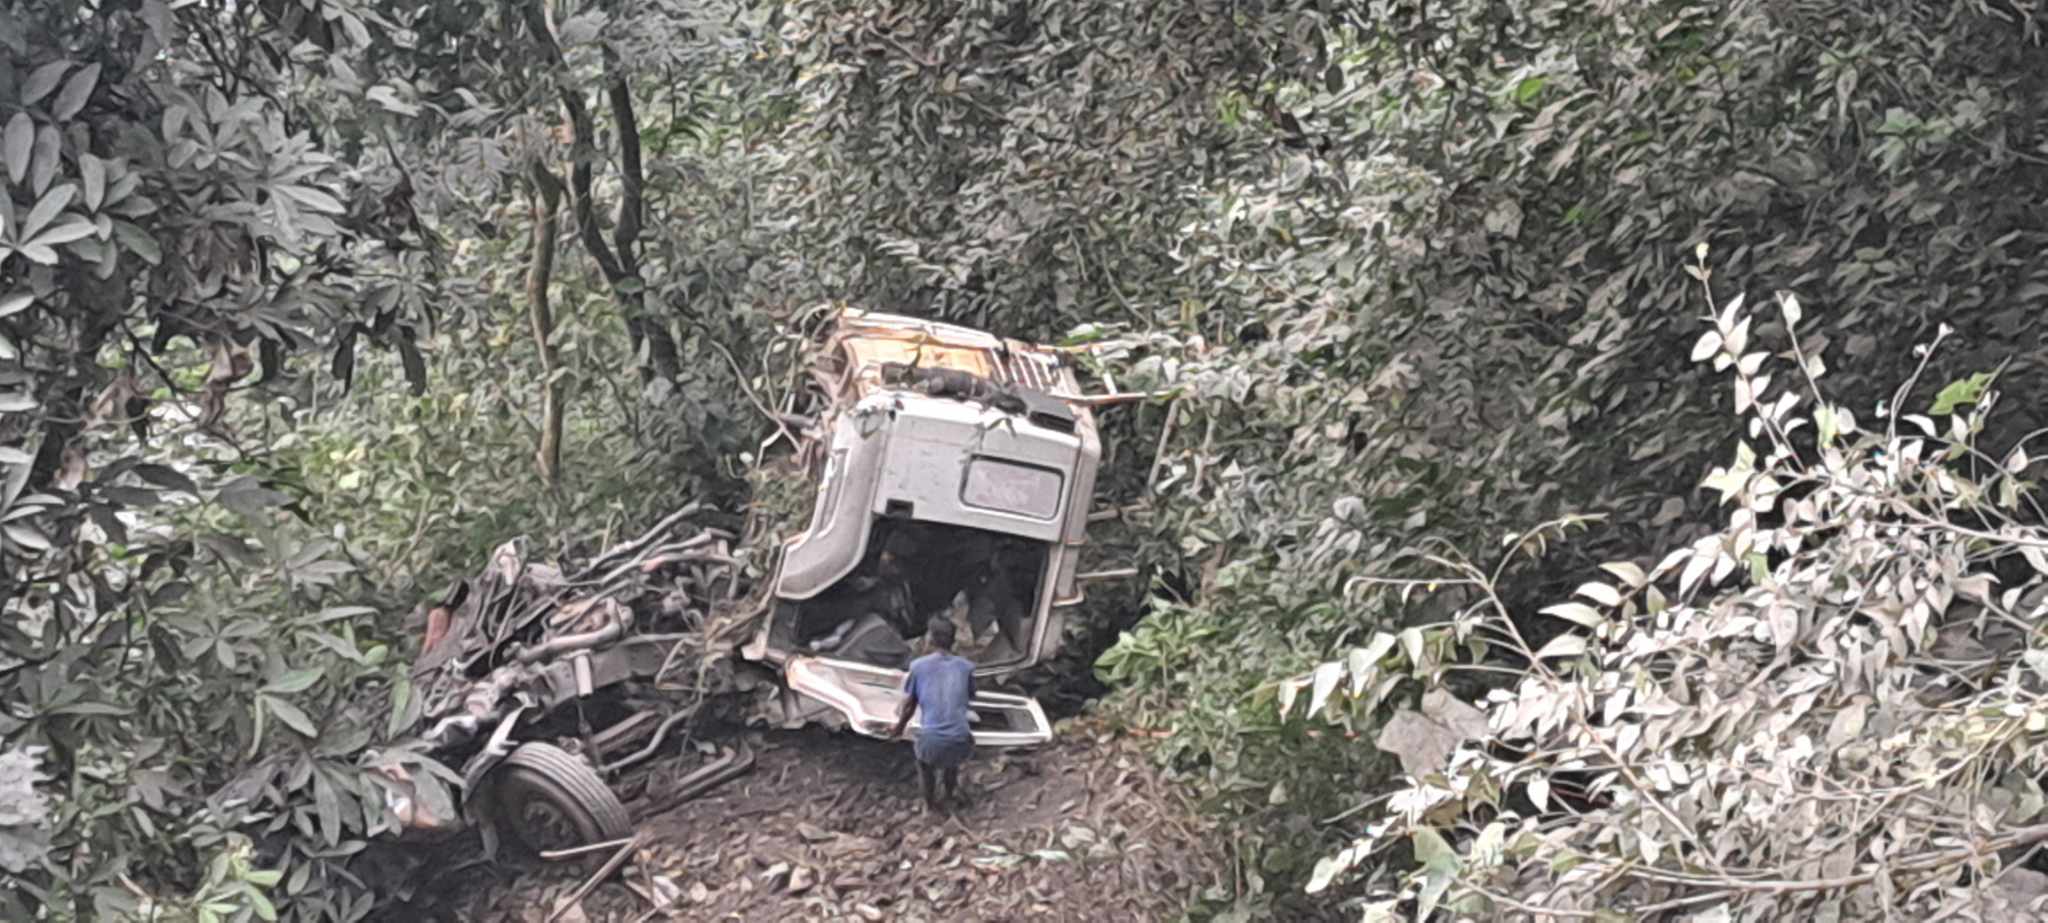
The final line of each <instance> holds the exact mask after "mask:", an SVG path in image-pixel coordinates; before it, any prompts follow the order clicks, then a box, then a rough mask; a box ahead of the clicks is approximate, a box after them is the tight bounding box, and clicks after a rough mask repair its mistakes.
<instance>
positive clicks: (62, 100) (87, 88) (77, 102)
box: [50, 61, 100, 120]
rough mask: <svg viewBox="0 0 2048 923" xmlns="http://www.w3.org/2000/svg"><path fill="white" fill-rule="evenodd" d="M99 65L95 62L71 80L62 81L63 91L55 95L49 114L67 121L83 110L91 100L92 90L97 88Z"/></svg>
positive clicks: (74, 75) (72, 76) (73, 75)
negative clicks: (55, 98)
mask: <svg viewBox="0 0 2048 923" xmlns="http://www.w3.org/2000/svg"><path fill="white" fill-rule="evenodd" d="M99 82H100V65H99V62H97V61H95V62H93V63H91V64H88V65H86V66H85V67H84V68H82V69H81V70H79V72H78V73H75V74H72V75H71V79H69V80H66V81H64V91H63V92H61V93H58V94H57V101H56V103H54V104H53V105H52V106H51V109H50V114H51V115H54V116H56V117H57V118H58V119H59V120H67V119H70V118H71V117H72V116H74V115H77V114H78V113H79V110H81V109H84V108H85V103H86V100H88V99H90V98H92V91H93V88H94V87H96V86H99Z"/></svg>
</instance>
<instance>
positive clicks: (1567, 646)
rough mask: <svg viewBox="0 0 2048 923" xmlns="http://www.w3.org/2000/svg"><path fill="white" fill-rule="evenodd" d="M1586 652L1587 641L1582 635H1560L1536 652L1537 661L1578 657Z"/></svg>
mask: <svg viewBox="0 0 2048 923" xmlns="http://www.w3.org/2000/svg"><path fill="white" fill-rule="evenodd" d="M1585 652H1586V639H1585V637H1584V636H1582V635H1571V634H1565V635H1558V636H1557V637H1555V638H1552V639H1550V642H1549V643H1547V644H1545V645H1543V649H1542V650H1540V651H1537V652H1536V659H1538V660H1549V659H1550V658H1552V657H1577V656H1578V655H1580V654H1583V653H1585Z"/></svg>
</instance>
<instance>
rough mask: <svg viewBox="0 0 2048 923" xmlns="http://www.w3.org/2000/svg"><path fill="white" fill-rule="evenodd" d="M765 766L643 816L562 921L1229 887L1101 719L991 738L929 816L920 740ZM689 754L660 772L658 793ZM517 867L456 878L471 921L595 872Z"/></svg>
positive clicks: (1103, 906) (762, 737)
mask: <svg viewBox="0 0 2048 923" xmlns="http://www.w3.org/2000/svg"><path fill="white" fill-rule="evenodd" d="M748 740H749V741H750V742H751V743H752V745H753V748H754V750H755V752H756V753H757V755H758V757H757V762H756V764H755V766H754V769H753V771H752V772H751V773H749V774H747V775H745V776H742V777H740V778H738V779H735V780H733V781H731V782H728V783H726V784H725V785H724V786H722V787H720V788H718V789H716V790H714V791H712V792H711V793H709V794H708V795H706V796H705V797H703V798H701V799H699V800H696V801H693V802H689V803H686V804H684V805H681V806H679V807H677V808H674V809H673V810H669V811H666V812H663V813H660V814H658V815H656V816H653V817H648V818H644V819H643V820H642V821H641V823H640V830H641V832H642V834H643V835H644V840H643V845H642V846H641V848H639V849H638V851H637V855H636V856H635V857H634V859H633V861H630V862H628V863H627V864H626V865H625V866H624V867H623V869H622V871H621V872H620V873H619V874H617V875H614V876H611V877H610V878H609V880H607V881H606V882H605V883H603V884H601V885H599V886H598V887H597V888H596V889H595V890H594V891H592V892H591V893H590V894H589V895H588V896H586V897H584V898H583V899H582V900H581V901H580V902H577V904H578V906H576V907H573V908H569V909H567V910H566V911H565V912H563V913H562V914H561V915H560V916H559V917H557V919H559V920H562V921H568V923H575V921H578V920H587V921H607V923H611V921H617V923H638V921H644V920H904V921H913V920H934V921H936V920H949V921H951V920H1159V919H1169V920H1170V919H1174V918H1177V917H1178V916H1180V913H1181V910H1182V908H1183V907H1184V906H1185V905H1186V904H1187V902H1188V900H1189V898H1191V897H1192V896H1193V895H1195V894H1197V893H1199V892H1201V891H1203V890H1205V889H1208V888H1211V887H1219V886H1223V885H1225V884H1226V880H1225V879H1226V878H1227V875H1226V874H1225V873H1224V872H1223V869H1225V867H1226V865H1225V858H1224V857H1225V856H1226V855H1227V848H1226V844H1225V843H1223V842H1222V841H1221V840H1222V838H1221V837H1218V836H1217V835H1216V831H1213V830H1209V829H1205V828H1204V827H1203V826H1202V822H1201V821H1200V820H1199V819H1198V818H1197V816H1196V815H1195V813H1194V812H1193V811H1192V810H1191V808H1190V807H1189V806H1188V805H1187V804H1186V803H1185V801H1184V800H1183V799H1182V796H1181V795H1180V794H1179V793H1178V792H1176V791H1175V790H1173V789H1172V788H1170V787H1168V786H1167V785H1166V784H1165V783H1163V782H1162V781H1161V780H1160V779H1159V777H1158V776H1157V774H1156V773H1155V772H1154V771H1153V770H1152V768H1151V767H1150V766H1149V765H1148V764H1147V763H1146V762H1145V760H1144V758H1143V756H1142V754H1141V753H1140V752H1139V751H1138V748H1137V746H1136V742H1135V741H1133V740H1131V739H1129V738H1126V737H1122V736H1120V735H1118V734H1117V733H1115V732H1113V731H1109V730H1106V729H1104V728H1102V727H1099V726H1096V725H1093V724H1091V723H1089V722H1087V721H1085V720H1083V721H1077V722H1071V723H1069V724H1068V725H1067V726H1065V727H1063V728H1062V733H1061V736H1060V737H1059V738H1058V739H1057V740H1056V741H1055V742H1054V743H1053V744H1051V745H1048V746H1046V747H1043V748H1039V749H1037V750H1035V751H1029V752H1025V751H1007V752H1003V751H984V752H983V753H981V754H978V756H977V759H976V761H975V762H973V763H972V764H970V766H969V767H968V769H967V770H966V772H965V775H964V778H963V784H964V786H965V787H966V788H967V789H968V791H969V792H970V794H971V798H972V800H971V802H970V804H969V805H968V806H967V807H965V808H964V809H961V810H957V811H952V812H946V813H941V814H927V813H924V811H923V810H922V803H921V801H920V800H919V798H918V797H917V785H916V781H915V772H914V770H913V768H912V764H911V757H910V748H909V745H908V744H907V743H900V742H899V743H888V742H882V741H875V740H869V739H865V738H861V737H856V736H854V735H851V734H843V733H840V734H834V733H829V732H825V731H821V730H808V731H796V732H777V733H767V734H750V735H748ZM688 768H690V765H689V764H688V763H687V762H686V761H679V762H678V763H676V764H673V765H671V766H669V767H657V768H656V769H654V770H653V771H652V774H651V777H650V779H649V781H648V784H647V785H646V786H645V789H646V791H647V792H649V793H652V794H651V795H648V794H643V795H642V796H641V798H640V799H639V800H640V802H641V803H642V804H646V803H649V802H651V801H652V800H654V799H655V798H658V796H659V793H660V791H661V790H662V787H663V784H664V782H665V781H666V780H667V779H670V778H674V777H676V776H678V775H680V774H681V772H683V771H685V770H687V769H688ZM597 864H598V860H595V859H593V860H592V861H589V862H584V863H582V864H570V863H562V864H554V865H549V864H530V863H529V864H511V863H501V864H499V865H497V866H495V867H492V868H489V869H487V870H484V871H479V872H475V873H473V874H471V875H469V876H467V879H468V880H466V881H464V882H463V883H461V884H459V885H447V884H444V887H447V888H451V889H452V893H450V894H449V895H448V900H447V901H446V904H447V906H448V907H449V909H450V912H452V913H454V914H457V915H459V916H460V917H461V918H463V919H468V920H514V921H522V923H543V921H545V920H546V919H547V918H548V917H549V915H550V914H551V913H553V912H554V911H555V910H556V909H557V908H558V907H559V906H561V905H562V904H564V903H566V898H567V896H569V895H570V894H571V893H572V892H574V891H575V890H576V889H577V888H578V886H580V885H581V884H583V882H584V881H585V880H587V879H588V878H590V877H591V874H592V873H593V872H594V871H596V865H597Z"/></svg>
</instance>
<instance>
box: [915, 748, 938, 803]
mask: <svg viewBox="0 0 2048 923" xmlns="http://www.w3.org/2000/svg"><path fill="white" fill-rule="evenodd" d="M937 774H938V770H936V769H933V768H932V765H931V764H930V763H927V762H925V761H923V760H919V761H918V762H917V791H918V793H919V794H921V795H923V796H924V804H925V807H927V808H930V809H932V810H934V811H936V810H938V809H939V793H938V784H937V782H938V780H936V779H934V778H932V777H933V776H935V775H937Z"/></svg>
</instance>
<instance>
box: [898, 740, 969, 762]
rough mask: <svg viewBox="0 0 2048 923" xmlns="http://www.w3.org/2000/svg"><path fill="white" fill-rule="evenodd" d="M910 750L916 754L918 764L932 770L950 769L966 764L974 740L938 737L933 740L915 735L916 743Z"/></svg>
mask: <svg viewBox="0 0 2048 923" xmlns="http://www.w3.org/2000/svg"><path fill="white" fill-rule="evenodd" d="M912 749H913V750H914V751H915V752H916V753H917V761H918V762H920V763H923V764H925V765H926V766H930V767H932V768H934V769H952V768H954V767H956V766H959V765H960V764H961V763H965V762H967V757H968V756H970V755H972V754H973V753H974V738H972V737H940V738H936V739H934V738H931V737H928V736H926V735H923V734H919V735H917V741H916V743H915V744H913V745H912Z"/></svg>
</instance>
